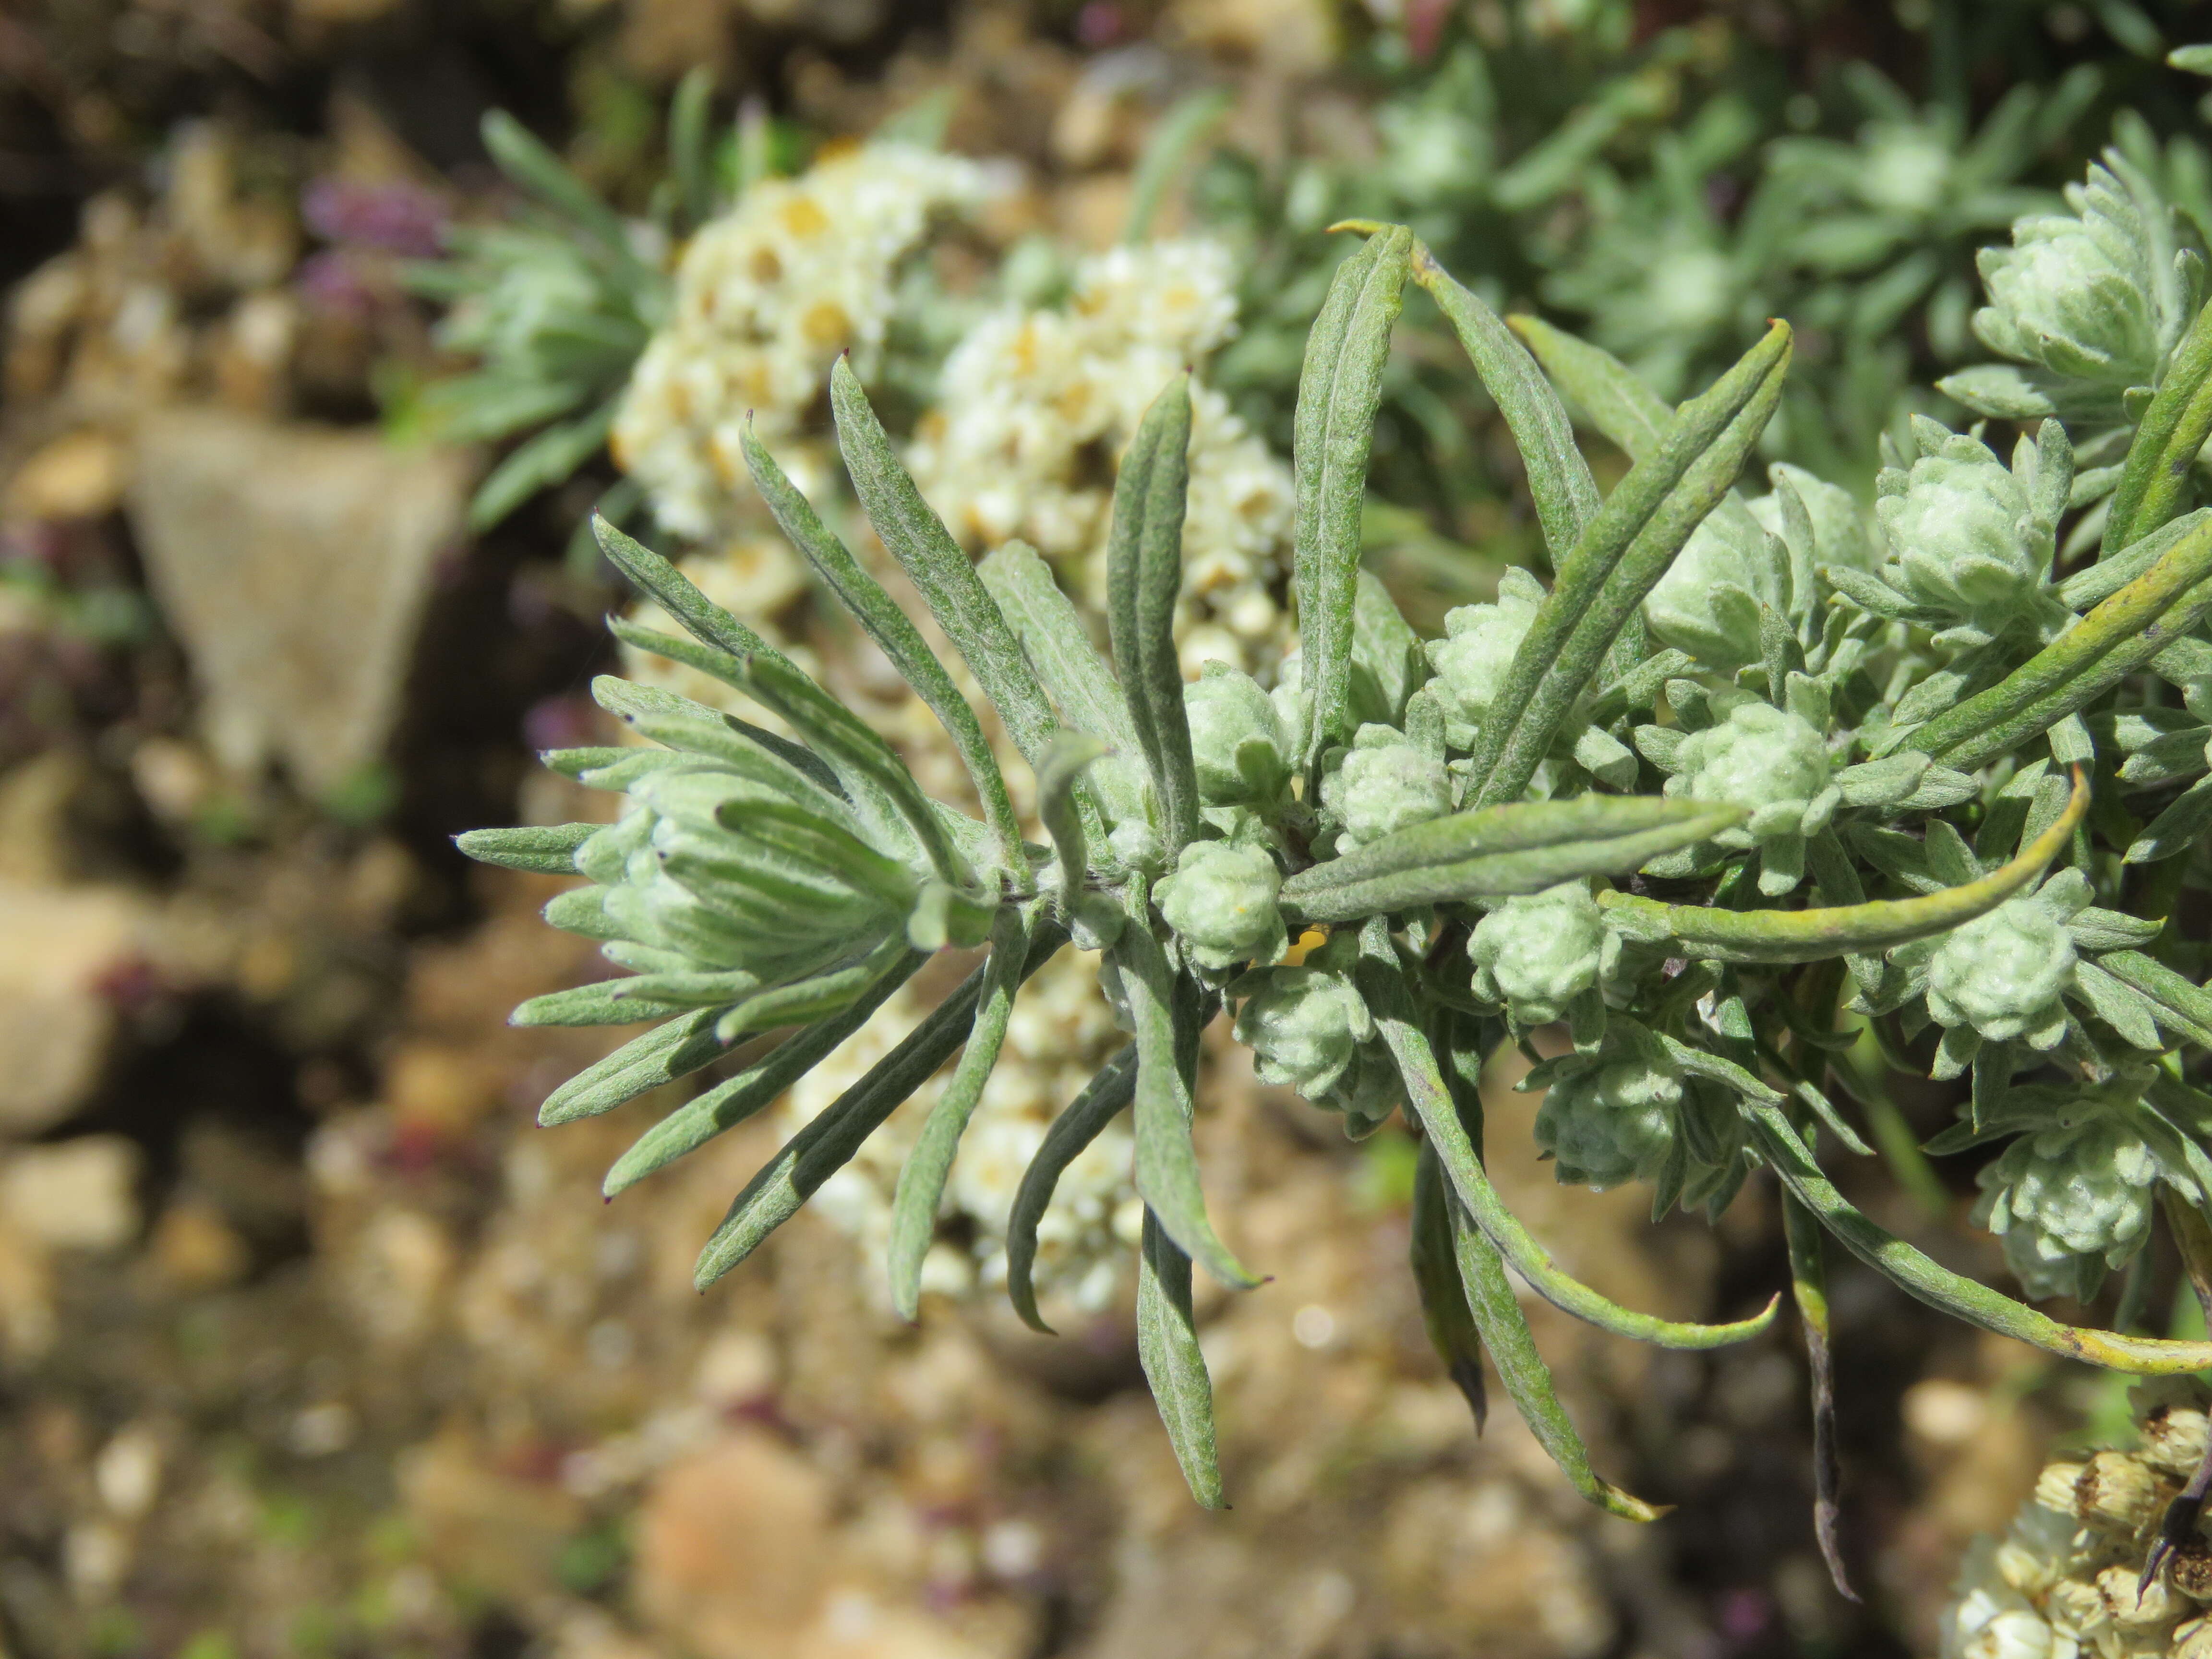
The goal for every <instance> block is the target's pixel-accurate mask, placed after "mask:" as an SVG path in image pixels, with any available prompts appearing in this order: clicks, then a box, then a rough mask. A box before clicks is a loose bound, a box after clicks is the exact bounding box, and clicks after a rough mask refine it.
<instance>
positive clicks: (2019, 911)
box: [1928, 898, 2074, 1048]
mask: <svg viewBox="0 0 2212 1659" xmlns="http://www.w3.org/2000/svg"><path fill="white" fill-rule="evenodd" d="M2073 982H2074V940H2073V937H2072V935H2071V934H2069V933H2068V932H2067V931H2066V925H2065V923H2063V921H2059V920H2058V919H2057V917H2056V916H2054V915H2051V912H2050V910H2049V909H2048V908H2045V906H2043V905H2041V904H2039V903H2038V902H2036V901H2035V900H2034V899H2033V898H2015V899H2009V900H2008V901H2006V902H2004V903H2002V904H2001V905H1999V906H1998V907H1997V908H1996V909H1994V910H1992V911H1990V913H1989V914H1988V915H1982V916H1977V917H1976V918H1975V919H1974V920H1973V921H1970V922H1968V923H1966V925H1965V926H1964V927H1957V928H1954V929H1953V930H1952V931H1951V932H1950V933H1947V934H1945V935H1944V937H1943V939H1942V943H1941V944H1940V945H1937V946H1936V950H1935V952H1934V953H1933V954H1932V955H1931V956H1930V957H1929V958H1928V1012H1929V1013H1930V1014H1932V1015H1934V1016H1935V1017H1936V1021H1937V1023H1938V1024H1942V1025H1945V1026H1955V1025H1971V1026H1972V1027H1973V1029H1974V1030H1975V1032H1976V1033H1977V1034H1978V1036H1982V1037H1984V1039H1986V1040H1987V1041H1989V1042H2010V1041H2011V1040H2012V1039H2013V1038H2015V1037H2018V1036H2027V1038H2028V1039H2029V1040H2030V1041H2031V1042H2033V1043H2034V1044H2035V1045H2036V1046H2037V1047H2038V1048H2050V1047H2051V1046H2052V1045H2053V1044H2055V1043H2056V1042H2057V1041H2058V1039H2059V1038H2060V1037H2061V1036H2063V1035H2064V1033H2065V1030H2066V1012H2065V1009H2064V1007H2063V1005H2062V1004H2061V1003H2060V1001H2059V998H2060V996H2061V995H2062V994H2063V993H2064V992H2065V990H2066V988H2067V987H2068V986H2069V985H2071V984H2072V983H2073Z"/></svg>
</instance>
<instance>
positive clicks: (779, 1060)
mask: <svg viewBox="0 0 2212 1659" xmlns="http://www.w3.org/2000/svg"><path fill="white" fill-rule="evenodd" d="M928 960H929V957H928V956H927V953H925V952H923V951H913V952H911V953H909V954H908V956H907V957H906V958H905V960H903V961H902V962H900V963H897V964H896V965H895V966H894V967H893V968H892V969H891V970H890V972H889V973H887V974H885V975H883V977H882V978H880V979H878V981H876V982H875V983H874V984H873V985H872V986H870V987H868V988H867V989H866V991H864V992H862V993H861V994H860V998H859V1000H856V1001H854V1002H853V1003H851V1004H849V1005H848V1006H847V1007H845V1008H844V1009H843V1010H842V1011H841V1012H837V1013H835V1014H832V1015H830V1016H829V1018H826V1019H820V1020H817V1021H816V1022H815V1023H814V1024H811V1025H809V1026H807V1027H805V1029H804V1030H799V1031H794V1032H793V1034H792V1035H791V1036H787V1037H786V1038H785V1039H784V1040H783V1041H782V1042H779V1043H778V1044H776V1046H775V1048H772V1049H770V1050H769V1052H768V1053H767V1054H763V1056H762V1057H761V1058H760V1060H757V1061H756V1062H755V1063H754V1064H753V1065H751V1066H747V1067H746V1068H745V1069H744V1071H742V1072H740V1073H738V1075H737V1076H735V1077H733V1078H731V1079H727V1080H726V1081H724V1082H721V1083H718V1084H716V1085H714V1087H713V1088H711V1089H708V1090H707V1091H705V1092H703V1093H702V1094H699V1095H696V1096H694V1097H692V1098H691V1099H690V1100H689V1101H687V1102H685V1103H684V1104H683V1105H681V1106H679V1107H678V1108H677V1109H675V1110H674V1111H672V1112H671V1113H669V1115H667V1116H666V1117H664V1118H662V1119H661V1120H660V1121H659V1122H658V1123H656V1124H654V1125H653V1127H651V1128H650V1129H647V1131H646V1132H645V1133H643V1134H642V1135H640V1136H639V1137H638V1139H637V1140H636V1142H635V1144H634V1145H632V1146H631V1147H630V1149H629V1151H628V1152H624V1153H623V1155H622V1156H621V1157H620V1158H617V1159H616V1160H615V1162H614V1166H613V1167H612V1168H611V1169H610V1170H608V1171H607V1178H606V1181H605V1184H604V1185H603V1186H602V1188H600V1190H601V1191H602V1192H603V1193H604V1194H605V1195H606V1196H607V1197H609V1198H612V1197H613V1196H614V1195H615V1194H617V1193H619V1192H622V1191H624V1190H625V1189H627V1188H630V1187H634V1186H635V1185H636V1184H637V1183H638V1182H641V1181H642V1180H644V1179H645V1178H646V1176H649V1175H652V1174H653V1173H654V1172H655V1171H656V1170H664V1169H665V1168H667V1166H668V1165H669V1164H673V1163H674V1162H675V1161H676V1160H677V1159H678V1158H682V1157H684V1155H685V1154H686V1153H689V1152H696V1151H698V1150H699V1148H700V1147H702V1146H705V1145H706V1144H707V1143H708V1141H710V1140H712V1139H714V1137H715V1136H716V1135H719V1134H720V1133H722V1132H723V1131H724V1130H726V1129H733V1128H735V1127H737V1126H738V1124H740V1123H743V1122H744V1121H746V1120H747V1119H749V1118H750V1117H752V1116H753V1115H755V1114H756V1113H757V1112H759V1111H760V1110H761V1109H763V1107H766V1106H769V1105H770V1104H772V1103H774V1102H775V1100H776V1099H777V1098H778V1097H780V1096H781V1094H782V1093H783V1092H784V1091H785V1090H787V1089H788V1088H790V1087H791V1085H793V1084H794V1083H796V1082H798V1081H799V1079H801V1078H802V1077H805V1075H806V1074H807V1073H809V1072H811V1071H812V1070H813V1069H814V1068H815V1067H816V1066H818V1065H820V1064H821V1063H822V1062H823V1060H826V1059H828V1058H829V1054H831V1052H832V1051H833V1050H835V1049H836V1047H837V1046H838V1044H840V1043H842V1042H844V1041H845V1039H846V1038H847V1037H848V1036H852V1035H853V1033H854V1032H855V1031H857V1030H860V1027H861V1026H863V1025H865V1024H867V1022H868V1018H869V1017H870V1016H871V1015H872V1014H873V1013H874V1012H876V1010H877V1009H878V1008H880V1007H881V1006H883V1005H884V1002H885V1001H886V1000H889V999H890V995H891V994H892V993H893V992H895V991H896V990H897V989H898V987H900V986H902V985H903V984H905V983H906V982H907V981H908V980H909V979H912V978H913V977H914V975H915V970H916V969H919V968H920V967H921V964H922V963H925V962H927V961H928ZM725 1052H726V1051H725ZM547 1104H548V1106H550V1104H551V1103H550V1101H549V1102H548V1103H547ZM539 1120H540V1121H544V1114H543V1112H542V1111H541V1113H540V1115H539Z"/></svg>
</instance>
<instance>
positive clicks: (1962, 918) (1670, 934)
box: [1597, 769, 2089, 963]
mask: <svg viewBox="0 0 2212 1659" xmlns="http://www.w3.org/2000/svg"><path fill="white" fill-rule="evenodd" d="M2088 810H2089V785H2088V781H2087V779H2085V778H2084V777H2083V776H2082V775H2081V771H2080V770H2079V769H2076V770H2075V774H2074V791H2073V794H2072V796H2071V797H2070V798H2069V799H2068V801H2067V804H2066V810H2065V811H2063V812H2062V813H2060V814H2059V816H2058V818H2057V821H2056V822H2055V823H2052V824H2051V826H2050V827H2049V828H2048V829H2045V831H2044V832H2043V833H2042V834H2041V835H2040V836H2037V837H2036V838H2035V839H2034V840H2033V842H2029V843H2028V845H2027V846H2026V847H2025V848H2021V853H2020V855H2019V856H2018V857H2017V858H2015V859H2013V860H2011V861H2010V862H2008V863H2006V864H2003V865H2001V866H1998V867H1997V868H1996V869H1995V870H1992V871H1990V873H1989V874H1987V875H1985V876H1983V877H1981V878H1979V879H1978V880H1975V881H1970V882H1966V883H1965V884H1962V885H1960V886H1957V887H1946V888H1943V889H1942V890H1939V891H1936V892H1933V893H1927V894H1923V895H1922V896H1919V897H1917V898H1909V899H1875V900H1871V901H1869V902H1866V903H1863V904H1842V905H1834V906H1830V907H1826V908H1817V909H1808V910H1727V909H1723V908H1720V907H1719V906H1717V905H1711V906H1704V905H1688V904H1662V903H1661V902H1659V901H1658V900H1656V899H1648V898H1639V897H1638V896H1635V895H1634V894H1631V893H1618V892H1613V893H1600V894H1599V895H1598V901H1597V902H1598V903H1599V904H1600V905H1601V906H1602V907H1603V908H1604V910H1605V913H1606V918H1607V921H1609V922H1611V923H1612V925H1613V927H1617V928H1619V929H1620V931H1621V933H1624V934H1625V935H1626V936H1627V937H1628V938H1630V939H1635V940H1637V941H1638V942H1639V943H1642V944H1647V945H1662V944H1670V943H1671V944H1675V945H1680V946H1681V947H1682V951H1683V954H1685V955H1687V956H1692V957H1699V958H1700V959H1702V960H1705V961H1709V962H1765V963H1784V962H1820V961H1822V960H1824V959H1826V957H1836V956H1864V955H1867V954H1869V953H1870V952H1873V951H1886V950H1888V949H1890V948H1891V947H1892V946H1893V945H1904V944H1906V943H1908V942H1909V941H1911V940H1912V939H1925V938H1927V937H1928V936H1929V935H1930V934H1934V933H1948V931H1949V930H1950V929H1952V928H1954V927H1958V926H1960V924H1961V923H1964V922H1968V921H1972V920H1973V919H1974V918H1975V917H1976V916H1978V915H1983V914H1984V913H1985V912H1988V911H1990V910H1994V909H1996V907H1997V906H1998V905H2000V904H2002V903H2003V902H2005V901H2006V900H2007V899H2008V898H2010V897H2011V896H2013V895H2014V894H2015V893H2017V892H2018V891H2020V890H2021V888H2023V887H2025V886H2027V884H2028V883H2029V882H2031V881H2033V880H2034V879H2035V878H2036V877H2037V876H2038V875H2039V874H2041V873H2042V872H2043V869H2044V867H2045V866H2046V865H2048V864H2049V863H2050V862H2051V860H2053V859H2055V858H2057V856H2058V854H2060V853H2061V852H2063V850H2064V849H2065V847H2066V843H2067V842H2069V840H2071V839H2072V837H2073V835H2074V831H2075V829H2076V828H2077V827H2078V826H2079V825H2080V824H2081V820H2082V818H2083V817H2084V816H2086V815H2087V812H2088Z"/></svg>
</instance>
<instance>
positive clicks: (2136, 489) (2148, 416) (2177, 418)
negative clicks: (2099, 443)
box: [2105, 306, 2212, 549]
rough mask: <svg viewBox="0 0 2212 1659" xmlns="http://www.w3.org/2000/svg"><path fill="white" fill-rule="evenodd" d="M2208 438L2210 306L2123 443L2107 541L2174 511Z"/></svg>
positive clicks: (2211, 431)
mask: <svg viewBox="0 0 2212 1659" xmlns="http://www.w3.org/2000/svg"><path fill="white" fill-rule="evenodd" d="M2207 438H2212V306H2206V307H2204V308H2203V309H2202V310H2200V311H2199V312H2198V313H2197V320H2196V321H2195V322H2193V323H2191V325H2189V331H2188V333H2186V334H2185V335H2183V336H2182V337H2181V343H2180V344H2179V345H2178V346H2176V347H2175V348H2174V350H2173V355H2172V356H2171V357H2169V358H2168V359H2167V360H2166V370H2165V374H2164V378H2162V379H2161V380H2160V381H2159V386H2158V394H2157V395H2156V396H2155V397H2154V398H2152V399H2151V400H2150V407H2149V408H2148V409H2146V410H2143V416H2142V422H2141V423H2140V424H2138V425H2137V426H2136V435H2135V438H2134V440H2133V441H2131V442H2130V444H2129V445H2128V456H2127V459H2126V461H2125V462H2124V463H2123V464H2122V466H2121V469H2120V481H2119V483H2118V484H2116V485H2115V486H2114V487H2113V489H2112V511H2111V513H2110V515H2109V516H2108V517H2107V518H2106V520H2105V545H2106V547H2108V548H2112V549H2119V548H2124V547H2126V546H2128V545H2130V544H2131V543H2133V542H2135V541H2136V540H2138V539H2140V538H2142V537H2144V536H2147V535H2148V534H2149V533H2150V532H2152V531H2154V530H2156V529H2157V528H2158V527H2159V526H2160V525H2162V524H2164V523H2165V522H2166V520H2169V519H2171V518H2172V517H2173V515H2174V511H2175V509H2176V507H2179V504H2180V501H2181V498H2182V494H2183V492H2184V491H2185V490H2186V489H2188V488H2189V470H2190V468H2191V466H2192V465H2195V463H2196V460H2197V452H2198V451H2199V450H2201V449H2202V448H2203V447H2204V441H2205V440H2206V439H2207Z"/></svg>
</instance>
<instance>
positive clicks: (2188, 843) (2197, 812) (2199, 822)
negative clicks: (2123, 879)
mask: <svg viewBox="0 0 2212 1659" xmlns="http://www.w3.org/2000/svg"><path fill="white" fill-rule="evenodd" d="M2206 829H2212V778H2200V779H2198V780H2197V781H2196V782H2195V783H2193V784H2191V785H2190V787H2188V788H2186V789H2185V790H2183V791H2182V792H2181V793H2179V794H2178V795H2176V796H2175V797H2174V798H2173V799H2172V800H2171V801H2168V802H2167V803H2166V810H2165V811H2162V812H2160V814H2159V815H2158V816H2157V817H2154V818H2153V819H2152V820H2151V821H2150V822H2149V823H2148V824H2146V825H2144V826H2143V831H2142V834H2141V835H2139V836H2136V838H2135V840H2134V841H2132V842H2130V843H2129V844H2128V850H2127V854H2126V862H2128V863H2130V864H2156V863H2157V862H2159V861H2160V860H2161V859H2170V858H2172V856H2173V855H2174V854H2177V853H2185V852H2187V851H2188V850H2189V849H2190V848H2192V847H2194V846H2195V845H2197V840H2198V838H2199V837H2201V836H2203V834H2204V832H2205V830H2206Z"/></svg>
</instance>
